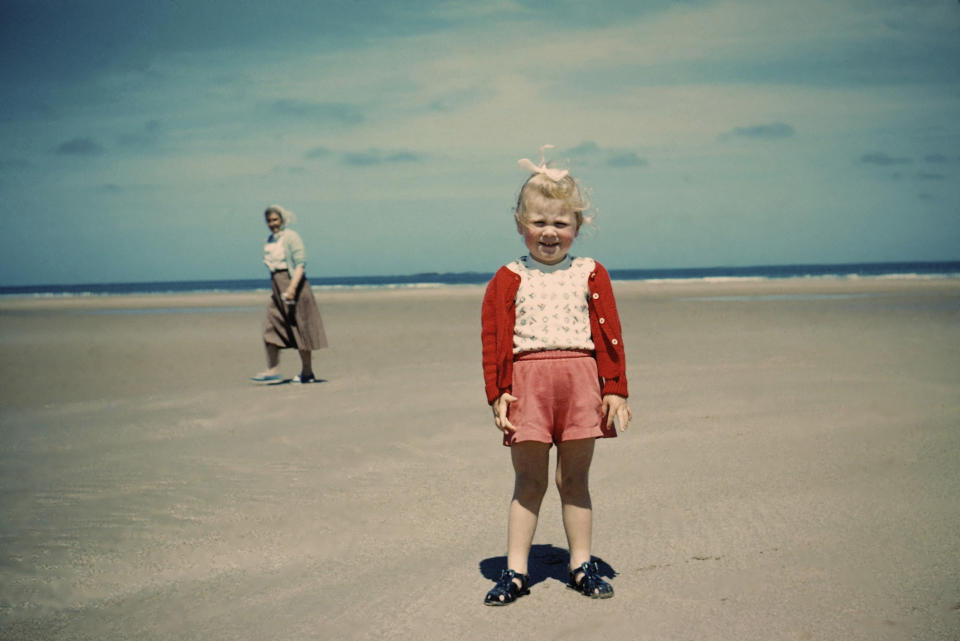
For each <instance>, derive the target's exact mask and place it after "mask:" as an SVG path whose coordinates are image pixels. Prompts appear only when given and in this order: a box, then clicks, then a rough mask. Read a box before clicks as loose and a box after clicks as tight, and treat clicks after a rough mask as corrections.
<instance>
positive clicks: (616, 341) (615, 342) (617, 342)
mask: <svg viewBox="0 0 960 641" xmlns="http://www.w3.org/2000/svg"><path fill="white" fill-rule="evenodd" d="M610 342H611V343H613V344H614V345H619V344H620V341H618V340H617V339H613V340H612V341H610Z"/></svg>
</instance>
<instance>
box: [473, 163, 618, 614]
mask: <svg viewBox="0 0 960 641" xmlns="http://www.w3.org/2000/svg"><path fill="white" fill-rule="evenodd" d="M544 148H549V146H545V147H544ZM519 162H520V166H521V167H524V168H525V169H528V170H529V171H531V172H533V173H532V175H531V176H530V177H529V178H528V179H527V181H526V183H524V185H523V188H522V189H521V190H520V197H519V198H518V199H517V207H516V210H515V212H514V218H515V220H516V224H517V231H518V232H519V233H520V235H521V236H523V242H524V244H525V245H526V246H527V250H528V251H529V254H527V255H526V256H524V257H522V258H520V259H519V260H516V261H513V262H512V263H510V264H508V265H505V266H503V267H501V268H500V270H499V271H497V273H496V274H495V275H494V277H493V279H492V280H491V281H490V283H489V284H488V285H487V289H486V292H485V294H484V297H483V308H482V314H481V316H482V341H483V376H484V381H485V383H486V392H487V402H488V403H490V406H491V408H492V409H493V417H494V422H495V424H496V426H497V429H499V430H501V431H502V432H503V443H504V445H507V446H509V447H510V454H511V458H512V459H513V469H514V474H515V481H514V489H513V499H512V501H511V503H510V512H509V519H508V526H507V568H508V569H506V570H504V571H503V573H502V574H501V576H500V579H499V580H498V581H497V584H496V585H495V586H494V587H493V589H491V590H490V591H489V592H488V593H487V596H486V598H485V599H484V603H486V604H487V605H506V604H508V603H512V602H513V601H514V600H516V598H517V597H519V596H522V595H525V594H528V593H529V577H528V576H527V559H528V556H529V554H530V546H531V544H532V543H533V535H534V531H535V530H536V527H537V516H538V514H539V512H540V504H541V502H542V500H543V496H544V494H545V492H546V490H547V475H548V466H549V456H550V447H551V445H552V444H554V443H556V445H557V468H556V484H557V489H558V490H559V492H560V502H561V504H562V510H563V527H564V530H565V531H566V534H567V543H568V545H569V548H570V581H569V583H568V584H567V587H569V588H572V589H574V590H577V591H579V592H581V593H582V594H584V595H586V596H588V597H591V598H595V599H596V598H601V599H603V598H609V597H612V596H613V587H612V586H611V585H610V584H609V583H607V582H606V581H604V580H603V579H602V578H601V577H600V574H599V568H598V567H597V564H596V563H595V562H591V556H590V538H591V531H592V521H593V513H592V508H591V503H590V491H589V489H588V483H587V481H588V476H589V472H590V461H591V460H592V458H593V448H594V443H595V440H596V439H597V438H602V437H613V436H616V426H615V422H614V421H615V419H616V420H617V421H619V424H620V428H621V429H626V428H627V425H628V424H629V422H630V419H631V413H630V407H629V406H628V405H627V376H626V365H625V362H624V352H623V337H622V334H621V330H620V320H619V317H618V316H617V307H616V303H615V301H614V298H613V289H612V287H611V285H610V277H609V275H608V274H607V271H606V270H605V269H604V268H603V266H602V265H600V263H598V262H596V261H594V260H593V259H591V258H582V257H573V256H570V255H569V253H568V252H569V251H570V247H571V245H572V244H573V241H574V239H575V238H576V237H577V234H578V232H579V231H580V226H581V225H582V224H583V222H584V214H583V212H584V210H585V209H586V203H585V202H584V198H583V197H582V196H581V194H580V189H579V187H578V185H577V183H576V181H575V180H574V179H573V177H572V176H570V175H569V173H568V172H567V171H565V170H558V169H550V168H547V166H546V163H545V162H544V160H543V148H541V158H540V165H539V166H536V165H534V164H533V163H532V162H530V161H529V160H528V159H526V158H524V159H523V160H521V161H519Z"/></svg>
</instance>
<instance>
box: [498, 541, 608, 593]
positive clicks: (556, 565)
mask: <svg viewBox="0 0 960 641" xmlns="http://www.w3.org/2000/svg"><path fill="white" fill-rule="evenodd" d="M590 560H591V561H595V562H596V564H597V568H598V569H599V570H600V575H601V576H603V577H606V578H608V579H612V578H613V577H615V576H617V571H616V570H614V569H613V568H612V567H611V566H610V564H609V563H607V562H606V561H604V560H603V559H601V558H599V557H596V556H593V557H590ZM569 567H570V554H569V553H568V552H567V551H566V550H564V549H561V548H558V547H555V546H553V545H543V544H541V545H534V546H533V547H531V548H530V560H529V561H528V563H527V575H528V576H529V577H530V585H536V584H537V583H540V582H541V581H546V580H547V579H556V580H557V581H561V582H562V583H564V584H566V583H567V581H568V580H569V579H570V570H569ZM506 569H507V557H505V556H492V557H490V558H489V559H484V560H482V561H480V574H482V575H483V576H484V577H485V578H487V579H490V580H491V581H496V580H497V579H499V578H500V573H501V572H503V571H504V570H506Z"/></svg>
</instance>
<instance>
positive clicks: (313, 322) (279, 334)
mask: <svg viewBox="0 0 960 641" xmlns="http://www.w3.org/2000/svg"><path fill="white" fill-rule="evenodd" d="M271 280H272V282H273V292H271V294H270V302H269V303H268V304H267V321H266V322H265V323H264V325H263V341H264V342H265V343H270V344H271V345H276V346H277V347H280V348H291V349H297V350H300V351H313V350H315V349H321V348H323V347H326V346H327V335H326V334H325V333H324V331H323V320H322V319H321V318H320V310H319V309H318V308H317V301H316V299H314V297H313V291H311V290H310V283H308V282H307V277H306V275H304V277H303V278H302V279H300V285H299V286H298V287H297V296H296V301H297V304H296V305H287V304H286V303H285V302H283V299H282V298H281V297H280V294H281V293H282V292H284V291H286V289H287V287H289V286H290V272H288V271H287V270H285V269H284V270H281V271H277V272H273V277H272V278H271Z"/></svg>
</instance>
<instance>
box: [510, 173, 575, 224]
mask: <svg viewBox="0 0 960 641" xmlns="http://www.w3.org/2000/svg"><path fill="white" fill-rule="evenodd" d="M533 194H536V195H538V196H540V197H542V198H549V199H552V200H562V201H564V202H565V203H566V204H567V206H568V207H569V208H570V210H571V211H573V213H574V215H575V216H576V219H577V229H580V227H581V226H582V225H583V224H584V223H587V224H589V223H591V222H592V221H593V216H587V215H586V214H585V213H584V212H585V211H586V210H587V209H589V208H590V203H589V202H588V201H587V199H586V197H585V196H584V194H583V191H582V190H581V189H580V185H578V184H577V181H576V180H575V179H574V177H573V176H571V175H570V174H567V175H565V176H564V177H563V178H561V179H560V180H554V179H553V178H550V177H549V176H547V175H546V174H545V173H535V174H532V175H531V176H530V177H529V178H527V181H526V182H525V183H523V187H521V188H520V194H519V195H518V196H517V206H516V209H514V213H513V217H514V218H515V219H516V221H517V223H520V224H523V222H524V221H525V220H526V214H527V198H529V197H530V196H531V195H533Z"/></svg>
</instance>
